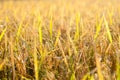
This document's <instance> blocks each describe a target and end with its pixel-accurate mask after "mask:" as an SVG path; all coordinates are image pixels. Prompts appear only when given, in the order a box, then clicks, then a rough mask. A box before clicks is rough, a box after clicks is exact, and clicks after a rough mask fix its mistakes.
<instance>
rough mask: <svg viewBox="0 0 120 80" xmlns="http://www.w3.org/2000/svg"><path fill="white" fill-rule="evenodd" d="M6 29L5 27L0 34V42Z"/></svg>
mask: <svg viewBox="0 0 120 80" xmlns="http://www.w3.org/2000/svg"><path fill="white" fill-rule="evenodd" d="M6 29H7V27H6V28H5V29H4V30H3V31H2V33H1V34H0V41H1V40H2V38H3V36H4V34H5V32H6Z"/></svg>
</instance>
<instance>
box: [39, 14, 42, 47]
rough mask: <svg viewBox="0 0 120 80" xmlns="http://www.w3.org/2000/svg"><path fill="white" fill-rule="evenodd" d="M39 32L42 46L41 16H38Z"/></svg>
mask: <svg viewBox="0 0 120 80" xmlns="http://www.w3.org/2000/svg"><path fill="white" fill-rule="evenodd" d="M38 30H39V41H40V45H42V40H43V37H42V25H41V16H40V15H39V16H38Z"/></svg>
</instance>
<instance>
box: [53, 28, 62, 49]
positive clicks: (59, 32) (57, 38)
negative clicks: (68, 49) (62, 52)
mask: <svg viewBox="0 0 120 80" xmlns="http://www.w3.org/2000/svg"><path fill="white" fill-rule="evenodd" d="M60 35H61V31H60V29H58V33H57V36H56V40H55V44H54V47H56V46H57V44H58V40H59V37H60Z"/></svg>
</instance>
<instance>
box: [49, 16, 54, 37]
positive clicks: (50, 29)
mask: <svg viewBox="0 0 120 80" xmlns="http://www.w3.org/2000/svg"><path fill="white" fill-rule="evenodd" d="M52 28H53V22H52V15H51V16H50V28H49V32H50V38H51V39H52Z"/></svg>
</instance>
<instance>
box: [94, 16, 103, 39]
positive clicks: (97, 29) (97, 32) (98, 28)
mask: <svg viewBox="0 0 120 80" xmlns="http://www.w3.org/2000/svg"><path fill="white" fill-rule="evenodd" d="M102 22H103V17H102V18H101V19H100V23H98V22H97V21H96V34H95V36H94V40H96V38H97V37H98V35H99V32H100V30H101V26H102Z"/></svg>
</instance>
